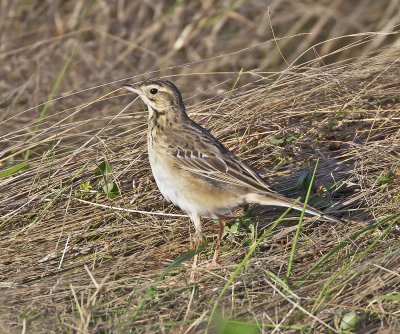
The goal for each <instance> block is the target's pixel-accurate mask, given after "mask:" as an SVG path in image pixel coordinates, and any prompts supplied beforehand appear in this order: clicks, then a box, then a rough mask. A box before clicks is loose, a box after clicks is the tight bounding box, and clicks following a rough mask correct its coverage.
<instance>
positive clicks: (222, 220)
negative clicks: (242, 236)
mask: <svg viewBox="0 0 400 334" xmlns="http://www.w3.org/2000/svg"><path fill="white" fill-rule="evenodd" d="M224 228H225V218H223V217H219V230H218V238H217V245H216V247H215V252H214V256H213V259H212V262H211V266H212V267H217V266H218V263H217V260H218V255H219V248H220V246H221V239H222V234H223V233H224Z"/></svg>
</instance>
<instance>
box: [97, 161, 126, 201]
mask: <svg viewBox="0 0 400 334" xmlns="http://www.w3.org/2000/svg"><path fill="white" fill-rule="evenodd" d="M94 174H95V175H96V176H97V177H98V178H100V180H99V186H100V187H101V189H102V190H103V192H104V193H105V194H106V195H107V197H108V198H110V199H113V198H115V197H117V196H118V195H119V194H120V192H119V189H118V186H117V184H116V183H115V182H114V180H113V175H112V169H111V166H110V165H109V164H108V163H107V162H106V161H103V162H101V163H100V164H99V165H98V166H97V168H96V170H95V172H94Z"/></svg>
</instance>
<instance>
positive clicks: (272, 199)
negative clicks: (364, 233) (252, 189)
mask: <svg viewBox="0 0 400 334" xmlns="http://www.w3.org/2000/svg"><path fill="white" fill-rule="evenodd" d="M246 200H247V202H248V203H254V204H263V205H273V206H283V207H285V208H289V207H292V208H293V209H295V210H298V211H303V206H304V204H303V203H301V202H296V203H295V200H293V199H290V198H286V197H283V196H281V195H278V194H276V193H268V194H257V193H252V194H249V195H248V196H247V197H246ZM304 211H305V212H306V213H309V214H311V215H314V216H317V217H320V218H324V219H327V220H331V221H333V222H336V223H343V221H341V220H340V219H338V218H335V217H332V216H330V215H327V214H325V213H323V212H322V211H319V210H317V209H314V208H313V207H311V206H309V205H307V206H306V209H305V210H304Z"/></svg>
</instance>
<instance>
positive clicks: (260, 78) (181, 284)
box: [0, 1, 400, 333]
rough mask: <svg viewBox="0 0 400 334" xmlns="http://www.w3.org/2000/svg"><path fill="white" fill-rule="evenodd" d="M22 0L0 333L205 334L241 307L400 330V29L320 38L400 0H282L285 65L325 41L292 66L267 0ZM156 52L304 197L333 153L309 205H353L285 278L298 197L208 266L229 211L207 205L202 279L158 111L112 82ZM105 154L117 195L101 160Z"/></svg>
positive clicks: (251, 152)
mask: <svg viewBox="0 0 400 334" xmlns="http://www.w3.org/2000/svg"><path fill="white" fill-rule="evenodd" d="M16 3H17V2H11V1H10V2H2V3H1V4H0V6H1V7H2V8H0V16H1V22H2V23H1V24H2V28H3V31H4V32H6V33H8V35H7V36H6V37H5V35H2V39H3V40H5V41H6V42H7V43H4V44H3V45H2V49H1V50H0V58H1V59H2V64H4V66H2V69H1V71H2V74H1V77H2V78H5V79H4V80H1V81H0V85H1V86H2V88H3V89H2V90H4V92H5V93H1V95H0V98H1V101H0V102H1V104H2V107H4V109H3V110H2V113H1V115H0V117H1V118H0V149H1V151H0V163H1V164H2V171H0V173H2V172H4V171H5V170H7V169H8V170H9V168H12V166H20V167H23V168H21V170H19V171H18V172H17V171H15V172H10V175H8V176H4V177H2V178H0V189H1V195H2V197H1V199H0V215H1V218H0V249H1V250H2V251H1V253H0V302H1V315H0V331H1V330H2V331H4V332H21V330H22V331H23V332H25V331H26V332H38V333H40V332H45V331H47V332H66V333H70V332H81V333H87V332H93V333H95V332H96V333H102V332H107V333H108V332H113V333H114V332H116V333H126V332H128V331H131V332H148V333H159V332H162V331H167V332H181V333H185V332H192V333H194V332H204V331H205V329H206V328H207V327H209V329H210V331H211V332H213V331H214V330H215V326H217V327H218V326H222V323H224V325H225V326H228V325H229V324H232V323H229V321H238V322H246V326H247V327H246V329H243V328H242V331H245V330H246V331H248V332H250V331H251V330H255V328H256V329H257V328H258V329H259V331H262V332H265V333H270V332H274V333H278V332H285V333H294V332H317V333H328V332H331V333H335V332H338V333H339V332H340V323H341V319H342V317H343V315H344V314H348V313H349V312H350V311H352V310H354V311H357V312H359V316H360V320H359V321H358V326H359V333H376V332H378V331H380V332H381V333H396V332H398V331H399V330H400V323H399V313H398V310H399V303H400V295H399V286H400V284H399V282H400V280H399V276H400V266H399V263H398V257H399V252H400V243H399V235H400V233H399V224H398V222H399V217H400V212H399V206H400V198H399V193H400V192H399V189H400V182H399V178H400V169H399V161H400V138H399V137H400V131H399V122H400V117H399V115H400V114H399V110H400V81H399V80H400V79H399V78H400V62H399V61H400V56H399V55H400V47H399V46H398V43H399V35H398V33H396V32H395V33H393V34H391V35H388V34H377V33H371V34H356V35H354V36H352V37H351V38H350V37H343V38H338V39H335V40H333V41H331V42H325V43H323V44H321V45H318V46H315V47H313V48H310V46H312V45H313V44H315V43H318V41H320V40H328V39H331V38H333V37H335V36H340V35H344V34H350V33H357V32H359V31H363V32H365V31H373V30H384V31H386V32H388V31H389V30H390V29H389V28H390V27H393V26H394V25H395V23H396V22H397V21H398V17H397V16H396V15H397V14H393V13H394V12H395V11H394V10H390V8H398V7H395V6H398V5H399V4H398V1H382V2H376V1H375V2H374V1H366V2H365V3H363V4H362V5H361V4H360V5H358V7H357V6H352V7H351V8H350V7H349V6H346V5H345V4H343V3H342V2H341V1H336V2H334V4H333V5H329V6H328V5H325V4H324V2H323V1H321V2H319V5H318V6H315V5H314V3H313V4H309V3H308V2H307V1H300V2H296V3H297V5H293V4H291V2H287V1H273V2H271V8H270V9H271V13H272V14H271V22H272V26H273V27H274V33H275V36H277V37H279V36H284V35H288V36H292V37H290V38H286V39H282V40H280V41H278V42H277V44H278V45H279V47H280V52H282V53H283V54H284V55H285V59H286V61H287V63H288V64H292V63H293V62H294V60H295V59H296V58H298V57H299V56H300V55H301V54H302V51H304V50H309V51H308V52H306V53H304V55H303V56H301V57H300V58H298V60H297V61H296V62H295V63H294V64H292V65H291V66H287V65H286V66H285V67H284V68H283V69H282V68H281V69H279V67H278V65H277V64H278V63H279V64H285V61H283V60H282V57H281V56H280V54H279V52H278V48H277V44H276V43H275V42H274V41H269V42H265V40H267V39H269V38H270V37H271V34H268V35H266V34H267V32H268V31H270V30H269V29H270V26H269V23H268V22H269V21H268V16H266V15H265V10H266V8H264V6H261V5H260V3H259V2H257V1H249V2H248V3H245V4H243V2H241V1H235V2H234V1H231V2H229V1H228V2H217V3H215V2H212V1H202V2H199V3H198V4H197V5H194V4H191V5H189V4H185V3H183V2H177V3H175V4H168V3H164V2H160V4H153V3H150V2H149V3H147V2H144V3H142V2H132V4H129V5H124V2H123V1H119V2H116V3H117V4H118V5H110V4H108V3H107V2H105V1H99V2H93V3H90V5H89V4H88V3H89V2H87V3H86V2H84V1H77V2H75V3H74V2H69V3H68V4H67V5H63V6H62V5H59V4H57V3H56V2H55V4H52V5H49V4H47V3H42V2H38V3H37V4H36V5H35V6H34V5H33V4H31V7H24V6H25V5H24V4H23V3H21V4H18V5H15V4H16ZM310 3H311V2H310ZM72 4H74V5H72ZM289 5H290V6H291V7H290V8H291V9H292V10H290V11H283V9H284V8H287V6H289ZM327 7H328V8H327ZM373 10H374V11H380V13H381V15H380V16H379V18H380V19H379V20H377V19H375V20H373V19H372V18H373V17H372V16H371V15H368V11H371V13H372V11H373ZM287 12H289V13H290V15H286V14H285V13H287ZM5 13H7V14H5ZM305 13H306V14H307V15H305ZM321 13H329V15H328V14H327V15H321ZM346 13H353V14H352V15H353V16H349V17H348V18H347V17H346V18H343V17H345V14H346ZM354 13H356V14H357V15H356V14H354ZM23 16H24V17H25V19H24V20H23V21H20V20H15V17H23ZM11 18H14V19H11ZM368 18H369V19H368ZM290 22H292V23H291V24H289V23H290ZM293 22H297V24H293ZM350 22H351V24H350ZM371 22H373V24H372V23H371ZM261 23H262V24H261ZM346 23H347V24H348V25H346ZM285 26H290V27H291V28H290V29H289V30H283V29H284V27H285ZM355 27H357V29H356V28H355ZM305 31H312V32H313V34H312V35H301V33H303V32H305ZM3 34H4V33H3ZM296 35H297V36H296ZM266 36H267V37H268V38H266ZM32 40H34V41H35V42H33V43H32ZM180 41H183V42H184V43H183V45H181V42H180ZM260 43H261V44H260ZM257 44H260V45H258V46H256V47H252V48H248V47H249V46H251V45H257ZM387 44H389V46H387V47H385V48H380V49H379V50H377V48H378V47H381V46H382V45H387ZM246 48H247V49H246ZM234 50H241V51H240V52H235V51H234ZM372 50H377V51H373V52H372ZM218 54H224V56H223V57H218V56H217V57H216V55H218ZM288 55H290V56H288ZM318 55H319V56H320V57H318ZM350 55H355V56H357V57H356V58H355V59H348V58H349V56H350ZM208 58H210V59H208ZM330 62H333V63H332V64H331V65H325V63H330ZM179 64H185V65H184V66H183V65H182V66H177V65H179ZM298 64H301V65H298ZM172 67H173V68H172ZM242 68H243V70H242V71H240V70H241V69H242ZM159 69H160V70H161V71H160V72H157V75H161V74H162V75H167V76H168V77H170V78H171V79H173V80H174V81H175V82H176V83H177V84H178V85H179V86H181V87H182V90H183V93H184V96H185V97H186V99H185V101H186V103H187V104H188V111H189V114H190V115H191V116H193V117H194V118H195V119H196V120H197V121H199V122H200V123H201V124H203V125H205V126H206V127H208V128H210V129H211V131H212V132H213V133H214V134H215V135H216V136H217V137H218V138H220V139H221V140H222V141H223V142H224V143H225V144H226V145H227V146H228V147H229V148H231V149H233V150H235V152H237V153H238V155H239V156H241V157H243V158H244V159H246V160H247V161H248V162H249V163H251V164H252V165H253V166H255V167H256V168H258V169H259V170H260V171H261V173H262V174H263V175H264V176H265V177H267V178H268V180H269V181H270V183H271V184H272V185H273V186H274V188H275V189H277V190H279V191H281V192H282V193H285V194H286V195H288V196H292V197H295V196H297V195H300V196H304V194H305V192H304V190H302V189H300V188H299V187H298V184H297V183H298V179H299V177H302V176H304V175H305V173H307V172H312V170H313V168H314V167H315V165H316V163H317V159H319V162H318V167H317V174H316V180H315V182H314V184H313V187H312V198H311V204H312V205H315V206H319V207H321V208H323V209H324V210H326V211H328V212H331V213H332V214H333V215H336V216H338V217H342V218H343V219H346V220H348V223H347V224H346V225H337V224H331V223H326V222H317V221H315V220H311V219H308V220H306V221H305V223H304V224H303V226H302V229H301V231H300V232H301V233H300V238H299V243H298V248H297V252H296V256H295V261H294V262H293V272H292V274H291V275H290V277H289V279H288V281H287V282H284V278H285V274H286V270H287V266H288V261H289V260H288V259H289V257H290V254H291V246H292V242H293V238H294V235H295V230H296V228H297V220H296V219H295V218H294V219H293V218H292V219H288V218H287V217H285V219H284V220H282V221H279V223H278V224H277V226H276V227H274V228H272V227H271V226H272V225H271V224H272V222H274V221H276V219H277V218H278V217H279V216H280V215H281V213H282V212H283V211H282V210H280V211H279V210H271V208H265V207H262V208H260V207H254V208H251V210H250V211H248V212H247V213H246V214H245V216H244V218H236V219H235V218H233V219H232V221H233V223H234V224H235V223H236V224H238V223H240V224H241V225H240V227H239V231H238V232H234V231H233V229H231V230H229V231H227V234H226V236H225V238H224V241H223V250H222V254H221V268H219V269H217V270H212V271H210V270H208V269H207V268H206V265H205V264H206V262H207V260H208V259H210V257H211V254H212V244H213V241H215V236H216V233H215V232H216V224H214V223H213V222H211V221H205V222H204V226H205V232H206V235H207V237H208V245H207V246H206V247H205V248H204V250H203V251H202V253H201V261H202V263H203V264H202V265H201V266H200V269H199V270H200V273H199V276H198V279H197V281H196V283H195V284H189V285H188V283H187V279H188V277H189V272H190V265H191V263H190V260H188V258H189V257H190V256H191V255H193V254H191V253H189V254H186V252H188V251H189V250H190V249H191V246H190V237H191V233H193V232H194V231H193V227H192V226H191V225H190V224H189V223H188V218H187V217H182V212H180V211H179V210H178V209H177V208H175V207H173V206H172V205H168V204H166V203H165V202H164V201H163V199H162V197H161V195H160V194H159V192H158V191H157V189H156V186H155V184H154V182H153V180H152V178H151V173H150V170H149V166H148V162H147V156H146V149H145V131H146V123H145V122H146V121H145V120H146V118H145V113H144V112H143V111H142V110H141V108H140V105H139V104H137V105H136V104H135V105H134V106H132V105H129V106H128V108H127V109H126V110H125V108H124V107H125V106H127V105H128V103H129V102H130V101H131V100H132V96H131V95H126V94H125V93H124V92H121V91H119V90H118V89H117V90H114V88H118V86H119V84H118V83H116V82H117V81H122V80H124V79H125V78H126V77H128V76H131V75H132V76H134V75H135V76H136V77H135V79H134V80H139V79H140V78H142V77H148V76H151V75H150V74H145V75H142V74H143V73H148V72H150V71H153V70H154V71H156V70H159ZM221 71H222V72H221ZM267 71H268V72H267ZM139 75H141V76H139ZM175 76H176V77H175ZM111 78H112V79H113V80H116V81H114V82H112V83H109V84H107V85H106V83H107V82H109V81H110V79H111ZM194 79H195V80H194ZM237 79H238V82H237V84H236V85H235V84H234V83H235V82H236V80H237ZM100 85H101V86H100ZM110 85H111V86H110ZM233 86H235V89H232V87H233ZM86 88H87V89H86ZM110 92H111V93H110ZM56 97H57V98H56ZM46 101H47V102H46ZM90 101H91V102H90ZM103 161H106V162H107V163H108V165H109V166H111V169H112V174H110V175H107V177H108V181H109V182H110V180H111V182H112V183H113V185H116V186H117V187H118V189H119V190H118V191H119V193H120V194H119V195H118V196H117V197H115V198H114V199H112V200H111V199H109V198H107V196H106V194H105V193H104V192H103V191H102V187H101V184H100V182H101V177H100V178H99V177H98V176H96V174H95V171H96V169H97V168H98V166H99V164H101V163H102V162H103ZM22 164H23V165H22ZM0 175H3V174H0ZM85 184H86V186H87V185H88V184H90V185H91V186H92V188H91V189H88V188H87V187H86V188H87V189H86V190H89V191H84V189H85ZM111 206H112V207H111ZM124 210H130V212H127V211H124ZM158 212H162V213H163V215H159V214H157V213H158ZM168 214H169V215H168ZM262 235H263V238H262V239H260V237H261V236H262ZM252 251H254V253H252V254H250V253H249V252H252ZM182 254H184V256H187V257H186V258H180V256H181V255H182ZM250 255H251V256H250ZM181 260H182V261H181ZM184 260H187V261H184ZM242 265H243V266H242ZM168 266H170V267H169V269H167V267H168ZM221 291H225V293H223V294H221ZM217 302H218V305H217ZM217 306H218V307H217ZM214 309H215V310H216V311H215V312H214V313H213V310H214ZM221 318H223V319H225V320H221ZM224 321H225V322H224ZM236 326H238V324H236ZM242 326H244V325H242ZM278 327H279V328H278ZM385 331H386V332H385ZM225 332H226V333H232V331H230V330H229V329H226V328H225ZM256 332H257V331H256Z"/></svg>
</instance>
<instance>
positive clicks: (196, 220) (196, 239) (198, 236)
mask: <svg viewBox="0 0 400 334" xmlns="http://www.w3.org/2000/svg"><path fill="white" fill-rule="evenodd" d="M190 219H191V220H192V222H193V224H194V228H195V230H196V232H195V233H194V236H193V245H194V247H195V248H196V250H197V248H199V247H200V245H201V244H202V242H203V240H204V238H203V234H202V233H201V220H200V217H199V216H198V215H193V216H192V215H191V216H190ZM198 257H199V254H196V255H195V256H194V257H193V264H192V272H191V273H190V278H189V283H192V282H194V281H195V270H196V268H197V260H198Z"/></svg>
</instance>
